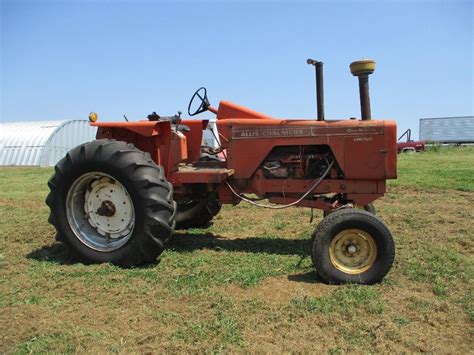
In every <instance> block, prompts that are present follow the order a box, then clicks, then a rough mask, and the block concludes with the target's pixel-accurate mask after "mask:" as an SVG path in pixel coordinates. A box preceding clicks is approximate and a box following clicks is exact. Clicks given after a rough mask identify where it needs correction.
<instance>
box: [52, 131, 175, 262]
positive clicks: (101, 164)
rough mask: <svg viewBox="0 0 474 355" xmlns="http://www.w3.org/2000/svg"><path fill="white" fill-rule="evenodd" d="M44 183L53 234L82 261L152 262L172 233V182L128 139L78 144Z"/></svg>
mask: <svg viewBox="0 0 474 355" xmlns="http://www.w3.org/2000/svg"><path fill="white" fill-rule="evenodd" d="M48 185H49V188H50V190H51V191H50V193H49V195H48V197H47V199H46V203H47V204H48V206H49V207H50V210H51V213H50V217H49V222H50V223H51V224H52V225H53V226H54V227H55V229H56V232H57V235H56V239H57V240H59V241H61V242H63V243H64V244H65V245H66V246H67V247H68V248H69V249H70V250H71V251H72V252H73V254H74V255H75V256H76V257H77V258H79V259H80V260H81V261H83V262H86V263H103V262H111V263H113V264H116V265H120V266H125V267H129V266H134V265H139V264H143V263H149V262H153V261H155V260H156V258H157V257H158V256H159V255H160V254H161V253H162V252H163V250H164V249H165V243H166V242H167V241H168V239H169V238H170V237H171V236H172V234H173V230H174V224H175V222H174V215H175V212H176V203H175V202H174V201H173V186H172V185H171V184H170V183H169V182H168V181H166V179H165V176H164V171H163V168H162V167H160V166H158V165H156V164H155V163H154V162H153V161H152V160H151V158H150V155H149V154H148V153H145V152H142V151H140V150H138V149H137V148H135V147H134V146H133V145H132V144H127V143H125V142H121V141H113V140H96V141H93V142H90V143H85V144H82V145H80V146H78V147H76V148H74V149H72V150H71V151H70V152H69V153H67V154H66V156H65V157H64V158H63V159H62V160H60V161H59V162H58V164H57V165H56V167H55V174H54V175H53V176H52V177H51V179H50V180H49V182H48Z"/></svg>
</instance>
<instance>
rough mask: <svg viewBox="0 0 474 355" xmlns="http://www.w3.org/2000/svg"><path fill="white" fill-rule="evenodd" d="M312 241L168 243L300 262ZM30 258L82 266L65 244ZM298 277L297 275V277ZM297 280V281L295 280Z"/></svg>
mask: <svg viewBox="0 0 474 355" xmlns="http://www.w3.org/2000/svg"><path fill="white" fill-rule="evenodd" d="M310 246H311V241H310V240H304V239H282V238H261V237H248V238H239V239H225V238H223V237H221V236H218V235H214V234H212V233H202V234H188V233H183V232H177V233H176V234H175V235H174V236H173V238H171V240H170V241H169V243H168V245H167V249H170V250H173V251H176V252H183V253H185V252H192V251H194V250H214V251H228V252H244V253H266V254H276V255H297V256H301V260H303V259H304V258H305V257H307V256H309V253H310ZM26 257H27V258H28V259H33V260H36V261H46V262H51V263H57V264H63V265H71V264H78V263H83V262H82V261H80V260H78V259H77V258H76V257H74V255H72V254H71V253H70V252H69V251H68V249H67V248H66V247H65V246H64V245H63V244H62V243H55V244H52V245H47V246H43V247H41V248H39V249H36V250H33V251H32V252H30V253H29V254H27V255H26ZM158 262H159V261H158V260H157V261H156V262H153V263H148V264H143V265H140V266H139V267H140V268H147V267H153V266H155V265H156V264H157V263H158ZM295 277H296V276H295ZM297 277H301V278H302V279H301V281H304V282H308V281H312V280H314V277H315V276H314V275H311V276H308V277H306V276H304V275H297ZM294 281H298V280H297V279H296V278H295V280H294Z"/></svg>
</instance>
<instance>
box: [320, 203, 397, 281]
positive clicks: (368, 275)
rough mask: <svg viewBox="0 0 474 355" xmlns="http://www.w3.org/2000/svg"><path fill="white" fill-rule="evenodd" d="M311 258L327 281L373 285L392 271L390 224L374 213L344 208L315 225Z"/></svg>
mask: <svg viewBox="0 0 474 355" xmlns="http://www.w3.org/2000/svg"><path fill="white" fill-rule="evenodd" d="M311 258H312V261H313V265H314V266H315V268H316V270H317V272H318V274H319V275H320V276H321V278H322V279H323V280H324V281H325V282H327V283H334V284H341V283H358V284H373V283H376V282H380V281H381V280H382V279H383V278H384V277H385V275H386V274H387V273H388V272H389V271H390V269H391V267H392V264H393V261H394V258H395V244H394V241H393V238H392V235H391V233H390V231H389V229H388V228H387V226H386V225H385V224H384V223H383V222H382V221H381V220H380V219H379V218H378V217H376V216H375V215H373V214H371V213H369V212H366V211H363V210H360V209H355V208H350V209H342V210H338V211H334V212H332V213H330V214H329V215H328V216H327V217H325V218H324V219H323V221H322V222H321V223H320V224H319V225H318V226H317V227H316V229H315V231H314V233H313V242H312V252H311Z"/></svg>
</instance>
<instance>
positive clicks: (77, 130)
mask: <svg viewBox="0 0 474 355" xmlns="http://www.w3.org/2000/svg"><path fill="white" fill-rule="evenodd" d="M96 131H97V128H95V127H91V126H90V125H89V122H88V121H80V120H69V121H36V122H11V123H3V122H2V123H0V165H2V166H12V165H15V166H54V165H55V164H56V163H57V162H58V161H59V160H60V159H61V158H62V157H64V155H66V153H67V152H68V151H69V150H71V149H72V148H74V147H75V146H77V145H79V144H82V143H85V142H89V141H92V140H94V139H95V134H96Z"/></svg>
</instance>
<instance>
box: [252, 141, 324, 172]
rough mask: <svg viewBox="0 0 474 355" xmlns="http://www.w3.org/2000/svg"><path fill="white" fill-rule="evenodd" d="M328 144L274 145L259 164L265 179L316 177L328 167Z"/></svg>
mask: <svg viewBox="0 0 474 355" xmlns="http://www.w3.org/2000/svg"><path fill="white" fill-rule="evenodd" d="M331 160H332V154H331V151H330V150H329V147H328V146H296V147H295V146H286V147H285V146H283V147H276V148H274V149H273V150H272V152H271V153H270V154H269V155H268V156H267V158H266V159H265V161H264V162H263V163H262V165H261V167H260V168H261V169H262V171H263V174H264V176H265V177H266V178H267V179H317V178H319V177H321V176H322V175H323V173H324V172H325V171H326V169H327V168H328V166H329V164H330V161H331Z"/></svg>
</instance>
